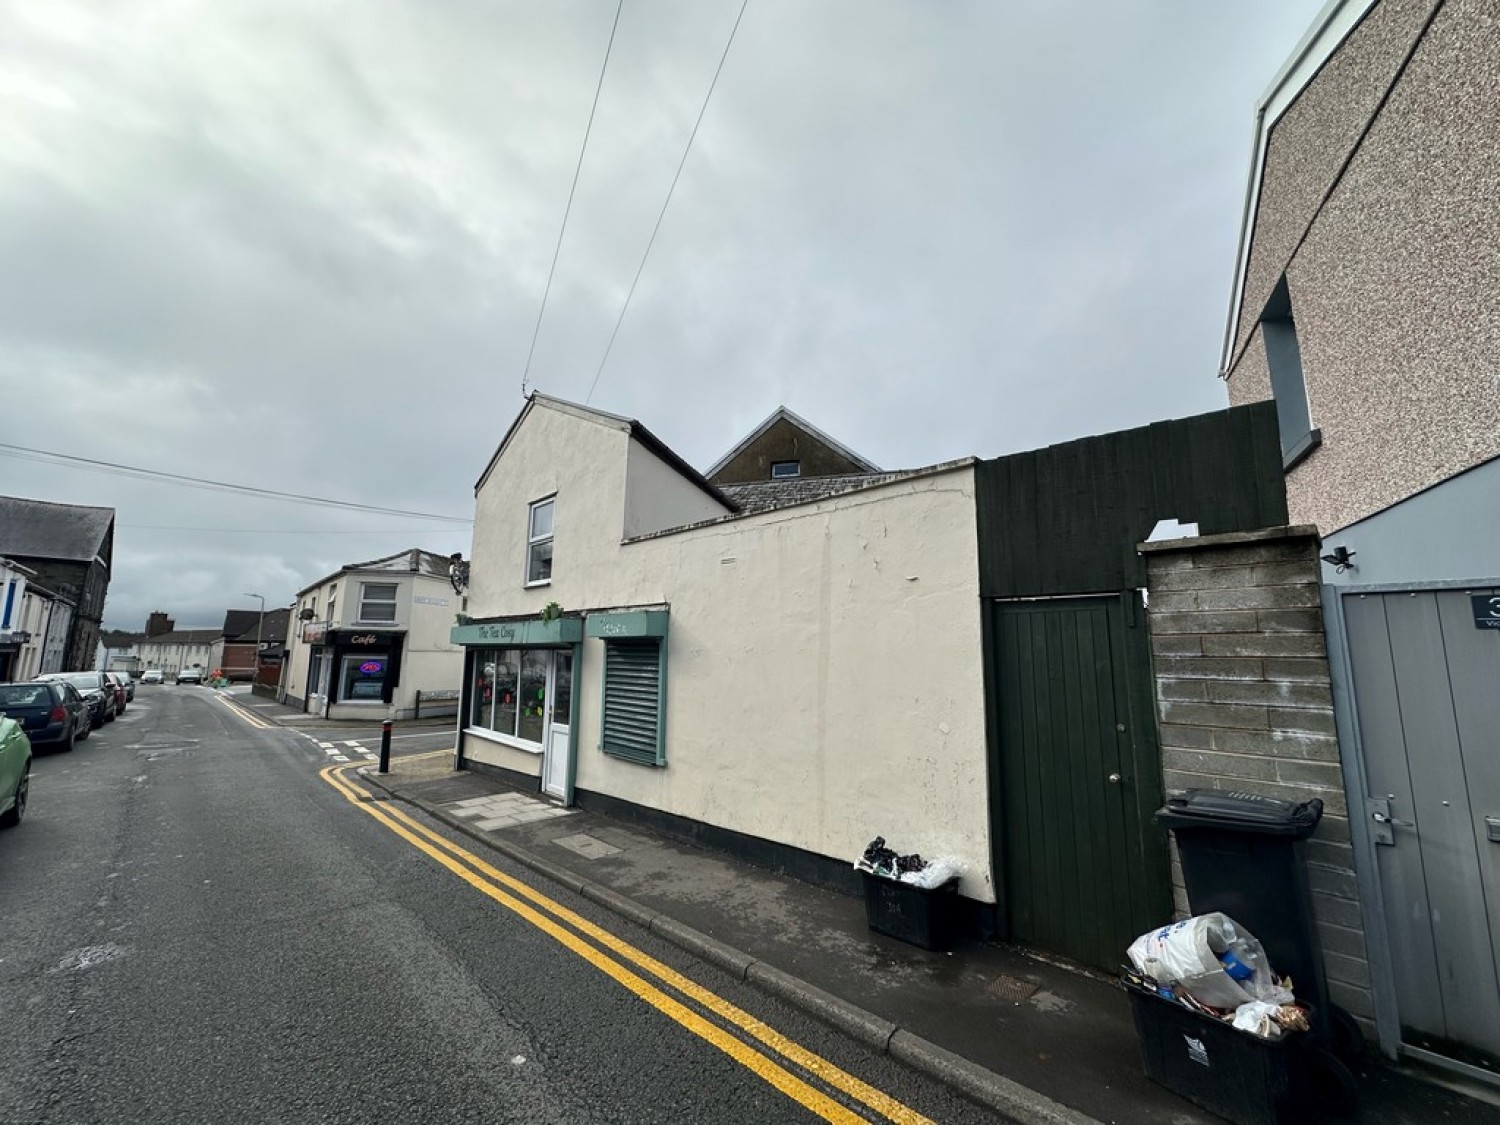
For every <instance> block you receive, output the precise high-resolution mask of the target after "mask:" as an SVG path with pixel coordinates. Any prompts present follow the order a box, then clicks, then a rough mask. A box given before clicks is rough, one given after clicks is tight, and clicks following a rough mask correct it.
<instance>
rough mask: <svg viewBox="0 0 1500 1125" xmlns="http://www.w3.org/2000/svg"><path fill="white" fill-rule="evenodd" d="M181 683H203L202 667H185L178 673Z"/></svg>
mask: <svg viewBox="0 0 1500 1125" xmlns="http://www.w3.org/2000/svg"><path fill="white" fill-rule="evenodd" d="M177 682H178V683H179V684H201V683H202V682H203V670H202V669H201V668H184V669H183V670H182V671H181V672H178V673H177Z"/></svg>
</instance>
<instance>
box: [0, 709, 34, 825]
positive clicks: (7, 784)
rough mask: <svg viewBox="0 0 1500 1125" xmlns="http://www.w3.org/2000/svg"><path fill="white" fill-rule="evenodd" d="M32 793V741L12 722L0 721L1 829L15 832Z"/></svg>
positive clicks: (18, 724)
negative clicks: (27, 797) (29, 793)
mask: <svg viewBox="0 0 1500 1125" xmlns="http://www.w3.org/2000/svg"><path fill="white" fill-rule="evenodd" d="M30 789H31V740H30V739H29V738H27V737H26V732H25V731H23V730H22V729H21V724H20V723H18V722H16V721H15V720H14V719H0V828H14V827H15V826H16V825H18V824H20V823H21V818H22V817H23V816H25V815H26V796H27V793H28V792H29V791H30Z"/></svg>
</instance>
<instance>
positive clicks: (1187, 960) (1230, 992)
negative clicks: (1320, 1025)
mask: <svg viewBox="0 0 1500 1125" xmlns="http://www.w3.org/2000/svg"><path fill="white" fill-rule="evenodd" d="M1226 953H1227V954H1231V955H1232V956H1231V962H1238V964H1239V965H1240V966H1244V969H1240V970H1239V971H1240V972H1241V973H1242V974H1243V973H1244V971H1245V970H1246V969H1248V970H1249V975H1248V976H1246V977H1245V979H1243V980H1236V979H1235V978H1234V977H1232V976H1230V974H1229V972H1228V970H1227V969H1226V968H1225V962H1224V961H1223V960H1222V959H1221V956H1220V955H1221V954H1226ZM1129 956H1130V963H1131V964H1132V965H1133V966H1135V970H1136V972H1138V973H1140V974H1141V975H1142V976H1147V977H1150V978H1151V979H1152V980H1154V981H1156V983H1157V984H1159V985H1162V986H1163V987H1166V988H1172V987H1174V986H1177V985H1180V986H1181V987H1182V990H1183V991H1184V992H1186V993H1187V994H1188V995H1189V996H1191V997H1192V998H1193V999H1194V1000H1197V1001H1198V1002H1199V1003H1200V1004H1205V1005H1207V1006H1208V1007H1210V1008H1238V1007H1239V1006H1240V1005H1241V1004H1244V1003H1247V1002H1248V1001H1251V1000H1265V1001H1267V1002H1269V1003H1273V1004H1287V1003H1290V1002H1291V1000H1292V994H1291V993H1290V992H1289V991H1287V990H1286V989H1285V988H1282V987H1281V986H1280V985H1278V984H1277V983H1276V979H1275V978H1274V977H1273V976H1272V975H1271V966H1270V963H1269V962H1268V961H1267V960H1266V951H1265V950H1264V949H1263V948H1262V947H1261V944H1260V942H1258V941H1256V940H1255V938H1254V936H1253V935H1251V934H1250V933H1248V932H1247V931H1245V930H1243V929H1241V928H1240V927H1239V926H1236V925H1235V923H1234V921H1233V920H1232V919H1230V918H1229V917H1228V916H1226V915H1224V914H1200V915H1199V916H1198V917H1196V918H1185V919H1183V920H1182V921H1181V922H1174V923H1173V924H1172V925H1170V926H1163V927H1161V928H1160V929H1157V930H1152V931H1151V932H1150V933H1147V934H1142V935H1141V936H1140V937H1138V938H1136V939H1135V941H1133V942H1131V943H1130V950H1129Z"/></svg>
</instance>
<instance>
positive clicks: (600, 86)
mask: <svg viewBox="0 0 1500 1125" xmlns="http://www.w3.org/2000/svg"><path fill="white" fill-rule="evenodd" d="M624 8H625V0H619V3H618V4H616V5H615V22H614V23H612V24H611V25H610V28H609V42H608V43H606V44H605V45H604V62H603V64H602V65H601V66H600V67H599V81H598V82H597V83H596V84H595V86H594V104H593V105H591V106H589V123H588V124H587V125H586V126H584V130H583V144H581V145H580V146H579V147H578V165H577V167H575V168H574V169H573V186H572V187H570V188H569V189H568V205H567V206H566V207H564V208H563V221H562V226H561V227H559V228H558V231H557V245H556V246H554V247H553V248H552V267H551V268H550V269H549V270H548V271H547V284H546V286H545V287H544V288H543V289H542V303H541V305H540V307H538V309H537V310H536V323H535V324H534V325H532V327H531V346H530V347H529V348H527V349H526V368H525V370H523V371H522V372H521V394H522V395H525V394H526V380H527V379H528V378H530V377H531V357H532V356H533V355H535V354H536V338H537V335H538V334H539V333H540V332H541V330H542V317H543V316H544V315H545V314H546V312H547V296H548V295H549V294H550V293H551V292H552V278H553V277H554V276H555V275H556V274H557V258H558V255H560V254H561V253H562V244H563V235H565V234H566V233H567V232H568V216H569V215H571V214H572V213H573V196H574V194H575V193H576V192H577V191H578V177H579V175H580V173H582V172H583V156H584V153H586V152H588V150H589V135H590V134H591V133H593V131H594V114H595V113H597V112H598V110H599V95H600V93H602V92H603V90H604V75H605V72H606V71H608V70H609V56H610V52H611V51H613V50H614V48H615V32H616V31H618V30H619V27H620V12H621V11H623V10H624Z"/></svg>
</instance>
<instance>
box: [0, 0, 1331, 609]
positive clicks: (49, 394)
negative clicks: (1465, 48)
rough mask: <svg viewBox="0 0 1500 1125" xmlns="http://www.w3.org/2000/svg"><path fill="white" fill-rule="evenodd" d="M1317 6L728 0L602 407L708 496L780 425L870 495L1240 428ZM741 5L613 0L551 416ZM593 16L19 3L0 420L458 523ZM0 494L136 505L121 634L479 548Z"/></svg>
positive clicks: (434, 537) (4, 233) (0, 180)
mask: <svg viewBox="0 0 1500 1125" xmlns="http://www.w3.org/2000/svg"><path fill="white" fill-rule="evenodd" d="M1317 7H1318V0H1277V2H1275V3H1265V4H1258V5H1254V6H1253V7H1241V6H1233V5H1208V4H1193V5H1187V4H1180V3H1167V2H1164V0H1158V2H1152V0H1134V2H1132V3H1127V4H1116V5H1099V4H1092V3H1091V4H1084V3H1082V2H1079V3H1072V4H1046V5H1030V6H1022V5H995V4H981V3H977V2H970V3H957V2H952V3H942V4H915V3H895V2H868V0H843V2H827V3H821V4H815V5H810V4H805V3H801V2H793V0H751V4H750V7H749V9H748V12H747V14H746V17H745V21H744V24H743V25H742V27H741V30H740V34H739V38H738V40H737V42H736V44H735V48H734V51H733V53H732V54H731V56H730V58H729V61H728V64H727V65H726V67H725V70H724V73H723V77H722V78H721V80H720V85H719V88H718V91H717V93H716V95H715V98H714V101H713V103H712V105H711V106H710V108H709V111H708V115H707V117H706V119H705V121H704V125H703V130H702V132H701V133H700V134H699V137H698V140H697V143H696V145H695V148H694V152H693V155H692V158H691V160H690V162H689V164H688V166H687V169H686V172H685V173H684V176H683V179H682V182H681V185H680V186H679V189H678V194H677V197H676V199H675V201H674V203H673V206H672V210H671V212H670V213H669V215H668V217H667V221H666V223H665V225H664V226H663V229H662V232H661V236H660V238H659V240H658V242H657V245H656V248H655V250H654V252H653V255H652V259H651V262H650V264H649V266H648V269H647V272H646V274H645V276H644V278H643V280H642V283H641V287H640V289H639V291H638V292H637V294H636V297H635V302H634V305H633V307H632V309H631V312H630V315H629V317H628V319H627V320H626V322H625V325H624V327H623V329H622V330H621V333H620V337H619V340H618V342H617V344H616V347H615V351H614V353H613V355H612V356H611V358H610V362H609V365H608V367H607V368H606V370H605V372H604V375H603V379H602V380H601V382H600V386H599V391H598V393H597V395H596V397H595V400H594V401H595V404H596V405H599V406H602V407H604V408H606V409H610V410H615V411H618V412H621V413H625V414H632V415H635V416H638V417H640V418H641V419H642V420H643V421H645V422H646V424H647V425H648V426H650V427H651V428H652V429H653V430H654V431H656V432H657V433H658V434H660V435H661V436H662V437H663V438H665V439H666V440H667V441H669V442H670V443H672V444H673V445H674V446H675V447H676V448H678V449H679V450H680V452H682V453H683V454H684V456H686V457H687V458H688V459H689V460H691V461H693V462H695V463H697V464H700V465H706V464H707V463H709V462H710V461H712V460H713V459H714V458H715V457H717V456H718V455H719V454H720V453H722V452H723V451H724V450H725V449H726V448H727V447H728V446H729V445H731V444H732V443H733V441H734V440H735V439H736V438H738V437H739V436H741V435H742V434H743V432H744V431H745V430H746V429H747V428H748V427H750V426H751V425H753V424H755V423H756V422H758V421H759V420H760V419H761V418H762V417H764V415H765V414H767V413H768V412H769V411H770V410H771V409H772V408H773V407H774V406H776V405H777V404H778V403H780V402H785V403H787V404H788V405H789V406H791V407H792V408H793V409H795V410H797V411H799V412H800V413H802V414H804V415H805V416H806V417H808V418H809V419H811V420H812V421H814V422H815V423H817V424H818V425H820V426H823V427H824V428H826V429H828V430H829V431H830V432H831V433H833V434H834V435H836V436H837V437H839V438H840V439H841V440H844V441H846V442H847V443H848V444H850V445H851V446H853V447H854V448H856V449H858V450H860V451H861V452H863V453H865V454H867V455H868V456H870V457H871V458H873V459H874V460H876V461H877V462H879V463H881V464H883V465H888V466H897V467H899V466H905V465H913V464H919V463H923V462H927V461H933V460H940V459H944V458H947V457H952V456H957V455H962V454H966V453H979V454H984V455H993V454H997V453H1001V452H1005V451H1009V450H1014V449H1020V448H1027V447H1032V446H1036V445H1040V444H1044V443H1047V442H1050V441H1056V440H1062V439H1066V438H1068V437H1072V436H1077V435H1080V434H1083V433H1088V432H1095V431H1100V430H1106V429H1112V428H1117V427H1120V426H1127V425H1134V424H1139V423H1142V422H1145V421H1149V420H1151V419H1153V418H1157V417H1164V416H1169V415H1182V414H1186V413H1192V412H1195V411H1199V410H1204V409H1212V408H1215V407H1218V406H1222V405H1223V403H1224V399H1223V395H1222V389H1221V387H1220V385H1219V384H1218V382H1217V381H1216V380H1215V379H1214V370H1215V358H1216V346H1217V340H1218V336H1219V333H1220V330H1221V328H1222V317H1223V315H1224V308H1225V303H1226V301H1227V297H1228V293H1227V290H1228V281H1229V275H1230V267H1231V264H1232V263H1231V256H1232V253H1233V249H1234V239H1235V234H1236V222H1237V217H1238V209H1239V204H1240V197H1241V192H1242V190H1243V176H1244V174H1245V172H1246V167H1247V160H1248V141H1249V130H1250V124H1251V114H1252V111H1253V104H1254V100H1255V98H1256V96H1257V95H1258V94H1259V93H1260V92H1261V90H1262V89H1263V88H1264V86H1265V85H1266V83H1267V81H1268V80H1269V78H1270V76H1271V75H1272V74H1273V73H1274V71H1275V69H1276V68H1277V66H1279V65H1280V63H1281V61H1282V60H1283V58H1284V57H1285V55H1286V53H1287V52H1288V51H1289V50H1290V48H1291V46H1292V45H1293V44H1294V43H1295V41H1296V39H1297V38H1298V36H1299V35H1300V34H1301V32H1302V31H1303V30H1304V29H1305V27H1306V26H1307V24H1308V23H1309V22H1310V21H1311V19H1312V17H1313V15H1314V14H1315V11H1316V9H1317ZM737 10H738V3H737V2H736V0H723V2H715V3H713V4H676V5H669V4H662V3H653V2H646V0H626V4H625V9H624V17H623V19H622V22H621V25H620V31H619V37H618V39H617V41H616V44H615V52H614V56H613V59H612V61H611V65H610V71H609V75H608V78H607V81H606V85H605V89H604V96H603V99H602V100H601V103H600V107H599V115H598V118H597V120H596V122H595V128H594V135H593V140H592V142H591V146H590V151H589V153H588V158H587V161H586V163H585V166H584V170H583V176H582V179H581V180H580V183H579V190H578V196H577V200H576V202H575V205H574V211H573V217H572V220H571V223H570V227H569V230H568V234H567V240H566V242H565V244H564V247H563V252H562V257H561V260H560V262H559V268H558V275H557V280H556V283H555V285H554V288H553V292H552V296H551V300H550V302H549V306H548V311H547V317H546V320H545V322H544V323H543V325H542V331H541V335H540V338H539V340H538V346H537V353H536V360H535V363H534V365H533V375H532V384H533V385H534V386H537V387H540V388H541V389H544V390H547V391H549V392H551V393H555V394H559V395H562V396H564V397H575V398H576V397H582V395H583V394H584V393H585V392H586V390H587V388H588V386H589V383H590V381H591V380H592V378H593V375H594V371H595V368H596V367H597V365H598V362H599V358H600V355H601V353H602V351H603V348H604V345H605V341H606V340H607V339H608V337H609V333H610V329H611V328H612V326H613V324H614V320H615V317H616V315H617V313H618V310H619V302H620V301H621V299H622V298H623V296H624V293H625V289H626V287H627V286H628V285H629V282H630V278H631V275H632V273H633V272H634V270H635V267H636V263H637V261H638V260H639V256H640V253H641V250H642V249H643V247H644V245H645V241H646V238H647V236H648V235H649V233H650V229H651V224H652V223H653V222H654V221H655V218H656V214H657V211H658V209H659V208H660V205H661V199H662V194H663V193H664V192H665V190H666V187H667V184H668V183H669V182H670V179H671V175H672V171H673V168H674V167H675V165H676V162H677V160H678V158H679V156H680V154H681V150H682V145H683V143H684V142H685V140H686V138H687V134H688V131H689V129H690V128H691V127H692V122H693V119H694V116H695V115H696V113H697V110H698V105H699V102H700V100H701V98H702V94H703V90H704V88H705V87H706V84H707V82H708V80H709V78H710V76H711V74H712V71H713V67H714V64H715V62H716V61H717V58H718V54H719V51H720V50H721V48H722V45H723V40H724V36H725V35H726V34H727V32H728V29H729V26H730V24H731V23H732V22H733V19H734V16H735V12H736V11H737ZM613 12H614V5H613V3H611V2H610V0H588V2H586V0H574V2H571V3H557V4H547V5H531V4H490V3H482V2H478V0H466V2H454V3H445V4H443V5H439V6H433V5H416V4H411V3H405V2H398V0H377V2H371V3H367V4H360V5H356V6H349V7H345V8H342V9H339V11H338V13H337V15H336V16H335V15H334V14H332V13H331V12H330V11H329V10H325V9H321V8H318V7H315V6H299V5H291V6H274V7H271V6H266V5H263V4H259V3H253V2H248V0H246V2H240V3H233V2H228V0H221V2H216V3H211V4H210V3H202V4H187V5H182V4H176V3H171V4H168V3H160V4H156V3H150V2H149V0H137V2H134V3H132V4H130V5H122V6H118V7H108V8H104V7H100V6H96V5H77V4H68V3H65V2H58V3H53V4H47V5H40V6H35V5H33V6H25V7H21V6H16V7H12V8H6V9H0V396H3V398H4V399H5V401H7V402H9V401H14V400H15V398H16V396H20V397H21V398H22V399H26V400H31V399H33V398H35V397H37V396H45V397H46V399H47V406H46V411H45V417H44V418H42V419H41V420H40V421H39V423H38V424H31V423H30V422H29V421H28V422H27V423H26V424H24V425H19V426H18V425H17V424H16V423H14V422H12V425H11V426H9V427H7V428H6V431H5V432H6V434H7V435H8V436H7V437H6V438H5V439H4V440H9V441H16V442H19V443H21V444H29V445H37V446H41V447H43V448H51V449H58V450H62V451H65V452H73V453H80V454H83V455H86V456H95V457H101V458H105V459H110V460H117V461H121V462H125V463H130V464H144V465H149V466H155V467H160V468H164V469H169V470H173V471H186V472H190V473H197V474H199V475H201V476H204V477H216V478H221V479H230V480H239V481H245V482H247V483H256V484H261V485H266V486H270V487H285V488H289V489H291V490H293V491H303V492H312V493H318V494H330V495H337V496H342V497H347V498H350V499H355V500H362V501H366V502H373V503H379V504H384V505H390V506H395V507H401V508H415V509H420V510H426V511H436V512H444V513H454V514H458V515H467V514H469V511H470V504H471V487H472V483H473V481H474V479H475V477H476V476H477V475H478V472H479V471H480V469H481V468H482V467H483V464H484V462H485V460H486V459H487V457H488V456H489V453H490V452H491V450H492V449H493V447H494V445H495V443H496V442H497V441H498V439H499V436H500V434H501V433H502V432H503V430H504V428H505V426H506V425H507V424H508V423H509V422H510V420H511V418H512V417H513V415H514V413H515V411H516V410H517V409H519V407H520V401H521V400H520V394H519V391H520V375H521V367H522V364H523V362H524V359H525V355H526V348H527V344H528V342H529V340H530V335H531V329H532V324H533V320H534V318H535V315H536V309H537V302H538V301H539V299H540V296H541V287H542V284H543V282H544V280H545V277H546V272H547V267H548V264H549V262H550V260H551V255H552V249H553V241H554V239H555V238H556V235H557V229H558V224H559V222H560V221H561V217H562V207H563V202H564V200H565V198H566V193H567V190H568V185H569V182H570V181H571V178H572V174H573V167H574V162H575V160H576V158H577V153H578V149H577V146H578V143H579V141H580V139H581V136H582V130H583V125H584V122H585V120H586V118H587V114H588V109H589V101H590V99H591V97H592V94H593V86H594V80H595V78H596V77H597V74H598V66H599V61H600V57H601V52H602V50H603V47H604V42H605V38H606V36H607V34H608V30H609V21H610V19H611V17H612V15H613ZM0 490H3V491H5V492H11V493H17V494H21V495H32V496H41V497H50V498H56V499H71V500H75V501H78V502H85V503H113V504H116V505H117V506H118V507H119V510H120V522H121V525H122V531H121V535H120V551H119V567H118V570H119V573H118V574H117V576H116V579H115V582H114V584H113V587H112V590H111V595H110V604H109V610H108V613H109V622H110V624H112V625H120V626H134V625H138V624H139V623H140V620H141V619H142V618H143V616H144V613H145V612H148V611H149V610H150V609H155V608H161V609H166V610H168V611H169V612H175V613H176V615H177V616H178V618H179V621H180V622H186V621H192V622H193V623H211V622H212V621H213V620H217V619H218V617H219V616H221V614H222V610H223V608H225V603H226V599H228V600H230V601H233V599H234V597H235V596H236V595H237V593H238V592H239V591H240V590H255V591H257V592H261V593H265V594H266V596H267V597H268V598H270V599H272V601H273V602H274V603H278V604H279V603H280V602H282V601H285V600H289V599H290V596H291V593H292V592H293V591H294V590H295V589H296V588H297V586H299V585H301V584H304V583H306V582H310V581H312V580H314V579H316V578H317V577H319V576H320V575H321V574H322V573H325V572H326V571H328V570H330V569H332V568H333V567H335V566H337V565H339V564H341V563H343V562H348V561H352V560H355V559H359V558H370V557H375V556H378V555H382V554H388V553H391V552H393V551H396V550H398V549H401V548H403V547H406V546H411V545H416V544H420V545H423V546H428V547H431V548H432V549H434V550H441V551H443V552H444V553H448V552H450V551H453V550H460V549H464V550H466V549H467V545H468V533H467V530H466V528H464V527H463V526H462V525H459V526H456V527H451V528H445V527H442V526H439V525H432V526H430V527H428V526H422V525H416V526H411V525H408V524H403V522H402V521H400V520H398V519H394V518H390V519H388V518H385V517H374V516H368V517H366V516H355V515H352V514H339V513H331V512H327V511H320V510H317V509H307V508H299V507H294V506H289V505H278V504H271V503H267V502H261V501H250V500H245V499H242V498H234V497H228V496H221V495H213V494H208V493H200V492H193V491H187V490H179V489H172V488H167V487H164V486H159V485H151V484H145V483H142V482H137V481H129V480H123V479H120V478H116V477H104V476H98V475H94V474H86V473H81V472H77V471H74V470H65V469H59V468H55V467H45V466H40V465H35V464H30V463H26V462H19V461H13V460H10V459H5V458H0ZM157 526H173V527H178V526H185V527H218V528H232V529H246V528H250V529H255V528H259V529H275V530H276V531H277V532H278V534H275V535H259V536H256V535H245V534H243V533H241V532H239V531H232V532H226V533H223V534H218V535H214V534H208V533H203V532H173V531H155V530H146V528H154V527H157ZM393 527H394V528H397V529H398V530H395V531H390V530H389V529H391V528H393ZM136 528H141V530H136ZM360 529H374V530H368V531H367V532H365V533H357V532H360ZM292 532H295V534H291V533H292ZM351 533H355V534H351Z"/></svg>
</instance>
